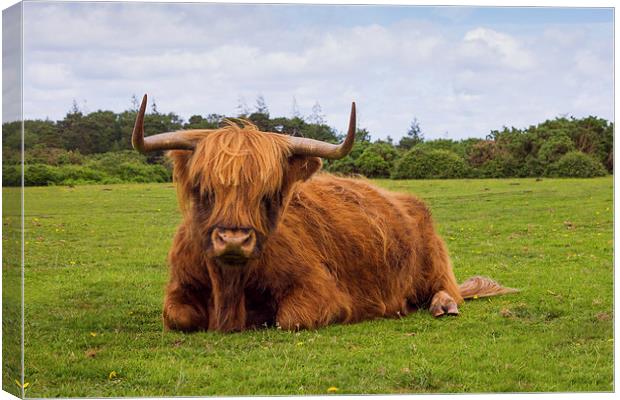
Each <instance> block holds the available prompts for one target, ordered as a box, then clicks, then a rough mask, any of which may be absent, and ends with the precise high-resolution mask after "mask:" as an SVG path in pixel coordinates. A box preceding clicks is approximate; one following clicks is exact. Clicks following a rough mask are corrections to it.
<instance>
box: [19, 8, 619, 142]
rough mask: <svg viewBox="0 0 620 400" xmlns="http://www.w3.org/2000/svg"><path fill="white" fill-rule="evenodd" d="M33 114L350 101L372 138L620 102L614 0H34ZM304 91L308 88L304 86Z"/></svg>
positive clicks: (27, 53)
mask: <svg viewBox="0 0 620 400" xmlns="http://www.w3.org/2000/svg"><path fill="white" fill-rule="evenodd" d="M24 10H25V11H24V25H25V26H24V43H25V48H24V61H25V68H24V114H25V116H26V117H27V118H46V117H49V118H51V119H61V118H62V117H63V116H64V115H65V113H66V112H67V111H68V110H69V109H70V107H71V104H72V102H73V100H74V99H75V100H76V101H77V103H78V105H79V106H80V107H81V108H82V109H83V110H84V111H86V112H88V111H95V110H97V109H110V110H113V111H122V110H124V109H127V108H128V107H129V106H130V99H131V96H132V95H134V94H135V95H137V96H140V95H141V94H143V93H148V94H149V95H150V97H151V98H153V99H155V101H156V102H157V106H158V109H159V110H160V111H163V112H168V111H174V112H176V113H178V114H179V115H180V116H181V117H182V118H184V119H187V118H189V117H190V116H191V115H193V114H203V115H205V114H208V113H220V114H225V115H234V114H235V112H236V109H237V107H238V105H239V104H240V103H245V104H246V105H247V106H248V108H250V109H252V108H253V106H254V104H255V99H256V97H257V96H258V95H262V96H263V97H264V98H265V100H266V101H267V105H268V106H269V109H270V111H271V114H272V115H274V116H280V115H284V116H290V115H291V114H292V104H293V101H295V102H296V104H297V106H298V109H299V111H300V112H301V113H302V114H303V115H306V116H307V115H309V114H310V113H311V110H312V107H313V106H314V105H315V104H316V103H319V104H320V106H321V108H322V112H323V114H324V115H325V119H326V121H327V123H328V124H330V125H331V126H333V127H335V128H337V129H340V130H342V129H344V128H345V125H346V122H347V113H348V109H349V107H350V102H351V101H353V100H355V101H356V102H357V104H358V108H359V123H360V126H361V127H366V128H367V129H369V130H370V132H371V134H372V136H373V138H385V137H387V136H388V135H390V136H391V137H392V138H395V139H398V138H400V137H401V136H402V135H404V134H405V132H406V131H407V128H408V126H409V124H410V122H411V121H412V120H413V118H417V119H418V121H419V122H420V124H421V127H422V130H423V132H424V133H425V135H426V137H427V138H439V137H442V138H444V137H448V138H453V139H460V138H465V137H484V136H485V135H486V134H488V133H489V131H490V130H491V129H499V128H501V127H502V126H503V125H507V126H516V127H525V126H528V125H530V124H535V123H538V122H542V121H543V120H545V119H547V118H554V117H556V116H559V115H574V116H576V117H581V116H587V115H596V116H600V117H603V118H607V119H611V118H612V117H613V10H612V9H610V8H606V9H605V8H598V9H594V8H538V7H536V8H532V7H531V8H517V7H506V8H498V7H419V6H337V5H331V6H310V5H233V4H182V3H177V4H162V3H40V2H29V3H26V4H25V9H24ZM293 99H294V100H293Z"/></svg>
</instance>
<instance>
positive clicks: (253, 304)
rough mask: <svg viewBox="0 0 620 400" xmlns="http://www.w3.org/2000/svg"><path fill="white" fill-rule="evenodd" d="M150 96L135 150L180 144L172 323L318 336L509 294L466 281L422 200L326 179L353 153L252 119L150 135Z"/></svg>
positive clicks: (481, 281)
mask: <svg viewBox="0 0 620 400" xmlns="http://www.w3.org/2000/svg"><path fill="white" fill-rule="evenodd" d="M145 107H146V95H145V96H144V99H143V101H142V106H141V108H140V111H139V113H138V117H137V119H136V124H135V127H134V132H133V137H132V142H133V146H134V148H136V149H137V150H139V151H141V152H148V151H153V150H161V149H166V150H172V151H170V152H169V153H168V155H169V157H171V158H172V160H173V162H174V180H175V182H176V187H177V194H178V199H179V203H180V207H181V210H182V213H183V222H182V223H181V225H180V227H179V228H178V231H177V233H176V236H175V238H174V243H173V245H172V249H171V250H170V254H169V263H170V281H169V283H168V287H167V290H166V297H165V301H164V310H163V319H164V325H165V327H166V328H168V329H178V330H183V331H192V330H207V329H212V330H217V331H225V332H229V331H240V330H244V329H248V328H252V327H259V326H262V325H273V324H275V325H277V326H280V327H282V328H283V329H300V328H317V327H321V326H325V325H327V324H331V323H336V322H341V323H349V322H355V321H361V320H366V319H371V318H377V317H389V316H392V317H393V316H398V315H400V316H402V315H406V314H407V313H408V312H410V311H411V310H413V309H416V308H419V307H429V308H430V311H431V313H432V314H433V315H434V316H440V315H444V314H457V313H458V309H457V304H459V303H461V302H462V300H463V298H467V297H474V296H488V295H495V294H501V293H507V292H510V291H512V290H511V289H508V288H503V287H501V286H499V285H498V284H497V283H495V282H494V281H492V280H490V279H487V278H479V277H478V278H473V279H470V280H469V281H467V282H466V283H464V284H462V285H461V286H459V285H458V284H457V283H456V280H455V277H454V274H453V272H452V266H451V264H450V259H449V257H448V252H447V251H446V246H445V245H444V243H443V241H442V239H441V238H440V237H439V236H438V235H437V233H436V232H435V229H434V228H433V222H432V219H431V213H430V211H429V210H428V208H427V207H426V206H425V205H424V203H422V202H421V201H420V200H418V199H416V198H415V197H413V196H410V195H407V194H402V193H391V192H388V191H386V190H383V189H379V188H377V187H375V186H373V185H372V184H371V183H369V182H367V181H365V180H363V179H348V178H342V177H336V176H333V175H329V174H325V173H317V172H318V171H319V169H320V168H321V159H320V158H319V157H324V158H329V159H337V158H341V157H344V156H345V155H346V154H347V153H348V152H349V151H350V150H351V147H352V145H353V140H354V137H355V104H353V107H352V110H351V119H350V124H349V130H348V134H347V137H346V139H345V141H344V142H343V144H342V145H332V144H327V143H323V142H319V141H315V140H311V139H304V138H297V137H290V136H286V135H281V134H277V133H267V132H261V131H259V130H258V129H257V128H256V127H255V126H254V125H252V124H250V123H248V122H247V121H246V122H244V126H238V125H237V124H235V123H232V122H229V123H228V124H227V125H226V126H224V127H223V128H220V129H215V130H187V131H178V132H168V133H162V134H158V135H153V136H149V137H147V138H144V129H143V119H144V111H145Z"/></svg>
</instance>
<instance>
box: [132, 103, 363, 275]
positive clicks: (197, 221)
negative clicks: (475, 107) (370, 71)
mask: <svg viewBox="0 0 620 400" xmlns="http://www.w3.org/2000/svg"><path fill="white" fill-rule="evenodd" d="M145 109H146V95H144V98H143V100H142V105H141V107H140V110H139V112H138V116H137V118H136V123H135V126H134V130H133V135H132V144H133V147H134V148H135V149H136V150H138V151H140V152H142V153H147V152H150V151H155V150H171V151H170V152H169V153H168V155H169V156H170V157H171V158H172V160H173V162H174V172H173V176H174V180H175V183H176V186H177V195H178V197H179V203H180V205H181V209H182V210H183V212H184V214H185V218H187V220H188V222H189V224H190V225H191V227H192V229H191V231H192V232H191V234H192V235H196V237H197V238H199V240H200V241H201V245H202V246H203V248H204V250H205V252H206V255H207V256H208V257H209V258H212V259H214V260H216V261H217V262H218V263H219V264H223V265H245V264H246V263H247V261H248V260H249V259H251V258H254V257H257V256H258V255H259V254H260V252H261V250H262V248H263V244H264V243H265V240H266V239H267V237H268V236H269V234H270V233H271V232H272V231H273V230H274V229H275V228H276V226H277V224H278V220H279V218H280V216H281V215H282V213H283V211H284V209H285V208H286V205H287V203H288V200H289V198H290V196H289V195H290V194H291V192H292V188H293V187H294V186H295V184H296V183H298V182H301V181H304V180H306V179H308V178H309V177H310V176H311V175H312V174H313V173H315V172H316V171H318V170H319V169H320V168H321V159H320V158H319V157H323V158H328V159H338V158H342V157H344V156H346V155H347V154H348V153H349V151H351V148H352V146H353V141H354V138H355V103H353V105H352V108H351V118H350V122H349V130H348V132H347V136H346V139H345V140H344V142H343V143H342V144H340V145H334V144H330V143H324V142H321V141H317V140H313V139H307V138H299V137H292V136H287V135H282V134H278V133H269V132H261V131H259V130H258V129H257V128H256V127H255V126H254V125H252V124H250V123H248V122H245V121H242V122H241V123H240V124H237V123H233V122H228V123H227V124H226V125H225V126H224V127H222V128H220V129H214V130H207V129H192V130H185V131H177V132H166V133H160V134H157V135H153V136H149V137H146V138H145V137H144V112H145Z"/></svg>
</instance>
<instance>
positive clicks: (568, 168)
mask: <svg viewBox="0 0 620 400" xmlns="http://www.w3.org/2000/svg"><path fill="white" fill-rule="evenodd" d="M546 175H547V176H551V177H572V178H591V177H594V176H604V175H607V170H605V167H603V164H601V162H600V161H598V160H597V159H595V158H594V157H592V156H589V155H587V154H585V153H582V152H580V151H571V152H570V153H566V154H564V155H563V156H562V157H561V158H560V159H559V160H558V161H556V162H554V163H553V164H551V165H549V167H548V168H547V171H546Z"/></svg>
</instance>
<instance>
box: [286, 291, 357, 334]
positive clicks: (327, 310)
mask: <svg viewBox="0 0 620 400" xmlns="http://www.w3.org/2000/svg"><path fill="white" fill-rule="evenodd" d="M350 318H351V305H350V300H349V299H348V298H347V296H345V295H344V294H343V293H342V292H340V290H338V288H337V287H336V285H335V284H333V283H332V284H331V285H329V286H327V287H325V286H320V285H310V286H308V285H304V286H301V287H296V288H295V289H293V290H291V291H290V292H289V293H288V294H287V295H286V296H285V297H284V298H282V299H281V300H280V302H279V304H278V312H277V314H276V325H277V326H279V327H280V328H282V329H287V330H298V329H314V328H320V327H322V326H326V325H329V324H330V323H334V322H347V321H348V320H349V319H350Z"/></svg>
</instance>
